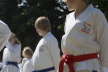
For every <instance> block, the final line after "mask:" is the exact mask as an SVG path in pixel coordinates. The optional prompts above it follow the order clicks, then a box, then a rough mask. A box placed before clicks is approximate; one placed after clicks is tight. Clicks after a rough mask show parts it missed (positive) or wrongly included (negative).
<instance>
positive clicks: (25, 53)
mask: <svg viewBox="0 0 108 72" xmlns="http://www.w3.org/2000/svg"><path fill="white" fill-rule="evenodd" d="M22 54H23V57H26V58H31V57H32V55H33V51H32V49H31V48H30V47H29V46H27V47H24V49H23V52H22Z"/></svg>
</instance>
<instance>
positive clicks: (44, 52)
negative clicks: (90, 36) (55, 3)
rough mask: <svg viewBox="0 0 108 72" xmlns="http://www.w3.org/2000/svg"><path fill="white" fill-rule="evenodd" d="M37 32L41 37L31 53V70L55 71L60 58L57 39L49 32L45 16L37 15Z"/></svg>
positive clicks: (37, 71)
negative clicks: (32, 53)
mask: <svg viewBox="0 0 108 72" xmlns="http://www.w3.org/2000/svg"><path fill="white" fill-rule="evenodd" d="M35 28H36V31H37V33H38V34H39V35H40V36H42V37H43V38H42V39H41V40H40V41H39V43H38V45H37V47H36V50H35V52H34V55H33V58H32V60H33V68H34V70H33V72H49V71H50V72H56V71H57V68H58V63H59V59H60V53H59V52H60V51H59V47H58V42H57V39H56V38H55V37H54V36H53V34H52V33H51V24H50V21H49V19H48V18H47V17H39V18H38V19H37V20H36V22H35Z"/></svg>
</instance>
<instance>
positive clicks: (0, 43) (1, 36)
mask: <svg viewBox="0 0 108 72" xmlns="http://www.w3.org/2000/svg"><path fill="white" fill-rule="evenodd" d="M10 35H11V31H10V29H9V27H8V26H7V25H6V24H5V23H4V22H2V21H1V20H0V51H1V50H2V48H3V47H4V46H5V44H6V42H7V41H8V39H9V37H10Z"/></svg>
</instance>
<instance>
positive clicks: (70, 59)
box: [59, 53, 98, 72]
mask: <svg viewBox="0 0 108 72" xmlns="http://www.w3.org/2000/svg"><path fill="white" fill-rule="evenodd" d="M95 58H98V53H93V54H85V55H79V56H73V55H63V56H62V59H61V61H60V65H59V72H64V71H63V70H64V64H67V65H68V68H69V72H75V68H74V64H75V62H81V61H85V60H89V59H95Z"/></svg>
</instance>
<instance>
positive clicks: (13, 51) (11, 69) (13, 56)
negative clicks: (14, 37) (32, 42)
mask: <svg viewBox="0 0 108 72" xmlns="http://www.w3.org/2000/svg"><path fill="white" fill-rule="evenodd" d="M20 60H21V45H20V44H15V45H12V44H11V43H9V42H8V43H7V45H6V48H5V49H4V52H3V63H4V64H5V63H6V62H7V61H11V62H17V63H19V62H20ZM3 71H5V72H19V69H18V68H17V67H16V66H12V65H4V66H3Z"/></svg>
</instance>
